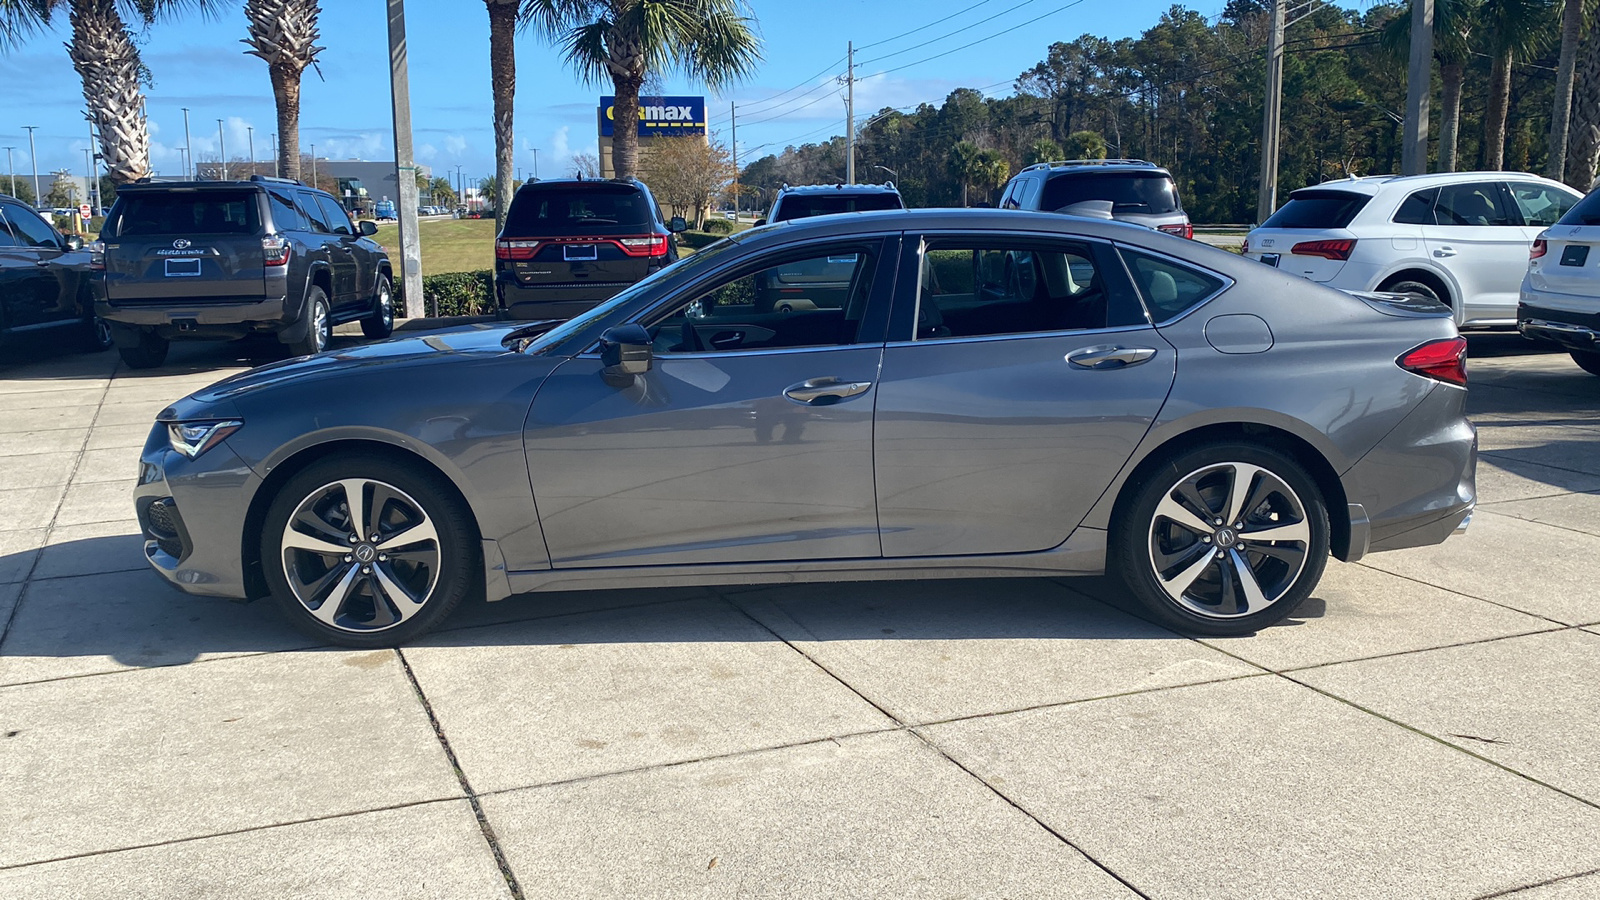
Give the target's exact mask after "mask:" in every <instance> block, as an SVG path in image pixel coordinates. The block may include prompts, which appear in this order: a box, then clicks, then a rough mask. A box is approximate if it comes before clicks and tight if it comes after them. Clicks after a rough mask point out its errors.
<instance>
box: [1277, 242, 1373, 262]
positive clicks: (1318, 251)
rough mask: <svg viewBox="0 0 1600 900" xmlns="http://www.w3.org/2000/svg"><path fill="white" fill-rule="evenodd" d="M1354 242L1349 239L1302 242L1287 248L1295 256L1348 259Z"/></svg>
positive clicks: (1354, 245) (1354, 247) (1354, 246)
mask: <svg viewBox="0 0 1600 900" xmlns="http://www.w3.org/2000/svg"><path fill="white" fill-rule="evenodd" d="M1355 249H1356V242H1355V241H1354V240H1353V239H1351V238H1343V239H1340V240H1332V241H1302V242H1300V243H1298V244H1295V245H1294V246H1293V247H1291V248H1289V252H1290V253H1293V254H1294V255H1295V256H1320V257H1322V258H1323V259H1349V258H1350V253H1351V251H1353V250H1355Z"/></svg>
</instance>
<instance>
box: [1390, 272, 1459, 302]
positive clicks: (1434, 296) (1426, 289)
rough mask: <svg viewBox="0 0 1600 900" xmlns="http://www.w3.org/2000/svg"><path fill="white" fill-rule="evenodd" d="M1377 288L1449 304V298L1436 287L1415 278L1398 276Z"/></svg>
mask: <svg viewBox="0 0 1600 900" xmlns="http://www.w3.org/2000/svg"><path fill="white" fill-rule="evenodd" d="M1378 290H1380V291H1388V292H1389V293H1391V294H1417V295H1419V296H1423V297H1427V298H1428V299H1429V300H1437V301H1438V302H1440V303H1443V304H1444V305H1445V306H1449V305H1450V298H1449V297H1446V296H1444V295H1442V294H1441V293H1440V292H1439V289H1438V288H1436V287H1434V286H1433V285H1431V284H1429V283H1428V282H1426V281H1419V280H1417V279H1415V278H1399V279H1396V280H1394V281H1390V282H1387V283H1386V284H1384V285H1382V286H1380V287H1379V288H1378Z"/></svg>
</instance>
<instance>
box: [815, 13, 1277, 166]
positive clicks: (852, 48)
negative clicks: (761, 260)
mask: <svg viewBox="0 0 1600 900" xmlns="http://www.w3.org/2000/svg"><path fill="white" fill-rule="evenodd" d="M1276 2H1278V3H1282V2H1283V0H1276ZM844 58H845V64H844V118H845V126H844V181H845V184H855V183H856V44H855V41H849V42H847V43H846V44H845V51H844Z"/></svg>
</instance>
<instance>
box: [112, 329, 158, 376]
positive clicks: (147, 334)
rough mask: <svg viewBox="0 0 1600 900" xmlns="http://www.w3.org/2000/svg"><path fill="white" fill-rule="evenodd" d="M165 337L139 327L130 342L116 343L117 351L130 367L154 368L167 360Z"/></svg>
mask: <svg viewBox="0 0 1600 900" xmlns="http://www.w3.org/2000/svg"><path fill="white" fill-rule="evenodd" d="M170 346H171V344H170V343H168V341H167V339H166V338H164V337H161V336H160V335H158V334H156V333H155V332H154V331H150V330H149V329H146V328H141V329H139V331H138V333H137V337H136V339H135V341H134V342H133V343H131V344H118V345H117V352H118V353H119V354H121V355H122V361H123V362H124V363H125V364H127V366H128V368H130V369H154V368H155V367H157V366H159V365H161V364H162V363H164V362H166V361H167V348H168V347H170Z"/></svg>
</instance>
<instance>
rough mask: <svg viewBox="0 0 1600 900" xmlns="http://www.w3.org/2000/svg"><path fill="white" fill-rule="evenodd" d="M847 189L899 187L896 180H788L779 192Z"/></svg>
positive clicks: (885, 189) (888, 188) (889, 189)
mask: <svg viewBox="0 0 1600 900" xmlns="http://www.w3.org/2000/svg"><path fill="white" fill-rule="evenodd" d="M845 189H849V190H875V191H893V190H897V188H895V186H894V182H892V181H885V182H883V183H881V184H875V183H872V182H859V181H852V182H848V183H847V182H842V181H841V182H838V183H836V184H789V183H788V182H784V183H783V186H782V187H780V188H778V192H779V193H782V192H784V191H842V190H845Z"/></svg>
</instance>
